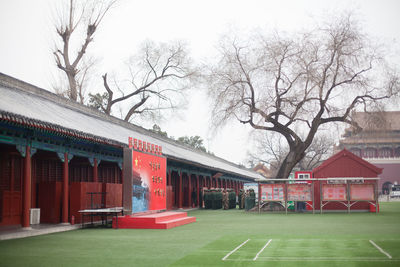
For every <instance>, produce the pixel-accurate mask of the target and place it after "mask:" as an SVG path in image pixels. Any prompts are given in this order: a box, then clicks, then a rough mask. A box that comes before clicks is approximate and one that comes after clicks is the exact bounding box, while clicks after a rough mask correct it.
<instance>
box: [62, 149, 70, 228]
mask: <svg viewBox="0 0 400 267" xmlns="http://www.w3.org/2000/svg"><path fill="white" fill-rule="evenodd" d="M68 180H69V179H68V153H67V152H65V153H64V164H63V179H62V215H61V222H62V223H68Z"/></svg>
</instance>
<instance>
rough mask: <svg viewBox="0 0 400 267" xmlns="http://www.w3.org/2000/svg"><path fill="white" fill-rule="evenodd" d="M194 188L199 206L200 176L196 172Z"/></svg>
mask: <svg viewBox="0 0 400 267" xmlns="http://www.w3.org/2000/svg"><path fill="white" fill-rule="evenodd" d="M196 188H197V206H198V207H200V201H199V200H200V198H199V197H200V178H199V175H198V174H196Z"/></svg>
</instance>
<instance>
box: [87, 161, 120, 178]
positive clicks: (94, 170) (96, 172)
mask: <svg viewBox="0 0 400 267" xmlns="http://www.w3.org/2000/svg"><path fill="white" fill-rule="evenodd" d="M115 177H117V176H115ZM98 181H99V172H98V167H97V159H96V158H94V159H93V182H95V183H97V182H98Z"/></svg>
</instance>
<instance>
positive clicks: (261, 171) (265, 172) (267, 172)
mask: <svg viewBox="0 0 400 267" xmlns="http://www.w3.org/2000/svg"><path fill="white" fill-rule="evenodd" d="M253 171H255V172H258V173H259V174H261V175H262V176H264V177H265V178H271V177H272V176H273V175H272V171H271V170H270V169H268V168H267V166H265V165H264V164H262V163H258V164H257V165H256V166H255V167H254V168H253Z"/></svg>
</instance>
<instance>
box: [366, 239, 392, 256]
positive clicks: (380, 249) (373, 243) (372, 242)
mask: <svg viewBox="0 0 400 267" xmlns="http://www.w3.org/2000/svg"><path fill="white" fill-rule="evenodd" d="M369 242H370V243H371V244H372V245H374V247H376V248H377V249H378V250H379V251H380V252H381V253H382V254H385V255H386V256H387V257H388V258H389V259H391V258H392V256H390V254H389V253H387V252H386V251H384V250H383V249H382V248H381V247H380V246H378V245H377V244H375V242H374V241H372V240H370V241H369Z"/></svg>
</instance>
